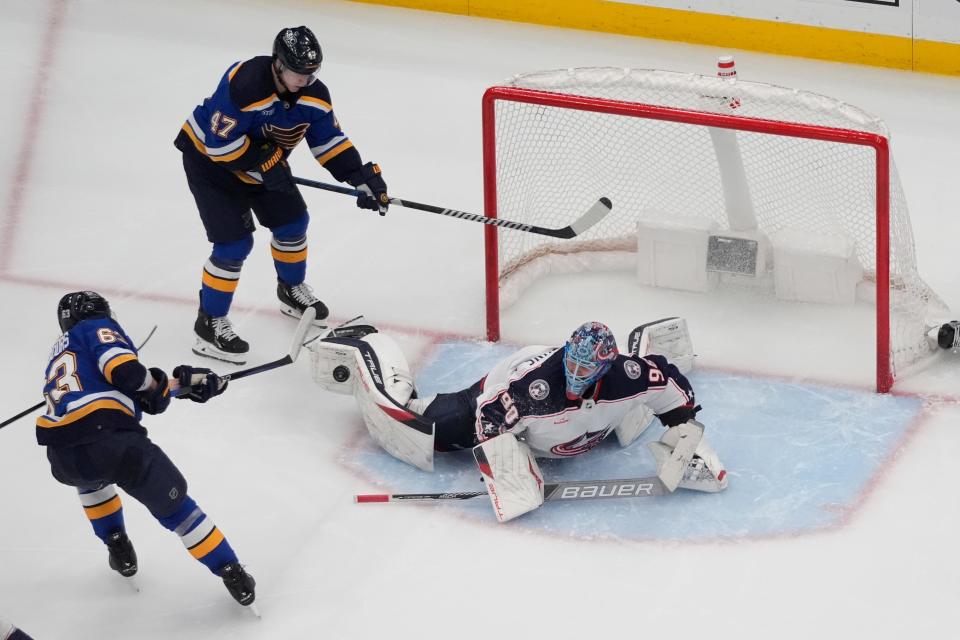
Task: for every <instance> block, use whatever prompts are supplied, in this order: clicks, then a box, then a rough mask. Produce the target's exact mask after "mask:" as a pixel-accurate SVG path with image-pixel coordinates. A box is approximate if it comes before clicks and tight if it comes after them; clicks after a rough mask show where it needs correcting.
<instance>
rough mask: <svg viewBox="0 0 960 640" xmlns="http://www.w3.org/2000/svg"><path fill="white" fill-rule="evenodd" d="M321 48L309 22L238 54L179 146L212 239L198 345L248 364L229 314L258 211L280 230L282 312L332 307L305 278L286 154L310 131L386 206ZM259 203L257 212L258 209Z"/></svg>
mask: <svg viewBox="0 0 960 640" xmlns="http://www.w3.org/2000/svg"><path fill="white" fill-rule="evenodd" d="M322 59H323V54H322V52H321V50H320V43H319V42H318V41H317V38H316V36H314V34H313V32H312V31H310V29H308V28H307V27H304V26H300V27H290V28H286V29H283V30H281V31H280V33H278V34H277V36H276V38H275V39H274V43H273V55H272V56H258V57H255V58H251V59H249V60H246V61H243V62H236V63H234V64H232V65H231V66H230V68H229V69H227V71H226V73H224V75H223V77H222V78H221V79H220V83H219V84H218V85H217V88H216V89H215V90H214V92H213V95H211V96H210V97H209V98H207V99H205V100H204V101H203V104H201V105H199V106H197V107H196V108H195V109H194V110H193V113H192V114H191V115H190V117H189V118H187V121H186V122H185V123H184V124H183V127H182V128H181V130H180V133H179V134H178V135H177V138H176V141H175V142H174V144H175V145H176V147H177V148H178V149H179V150H180V151H182V152H183V167H184V171H185V172H186V176H187V183H188V184H189V186H190V191H191V192H192V193H193V196H194V199H195V200H196V203H197V208H198V210H199V212H200V218H201V220H202V221H203V226H204V228H205V229H206V233H207V239H208V240H209V241H210V242H211V243H212V244H213V249H212V252H211V254H210V257H209V258H208V259H207V262H206V263H205V265H204V268H203V274H202V287H201V291H200V309H199V313H198V317H197V321H196V324H195V325H194V332H195V333H196V344H195V346H194V351H195V352H196V353H198V354H200V355H205V356H210V357H214V358H218V359H221V360H226V361H228V362H234V363H237V364H243V363H244V362H245V361H246V354H247V352H248V351H249V344H248V343H247V342H246V341H244V340H242V339H241V338H240V337H239V336H238V335H237V334H236V332H235V331H234V329H233V326H232V325H231V323H230V321H229V320H228V319H227V313H228V312H229V310H230V304H231V302H232V299H233V294H234V291H235V290H236V288H237V283H238V282H239V279H240V270H241V268H242V266H243V263H244V260H245V259H246V258H247V256H248V255H249V253H250V251H251V250H252V248H253V230H254V221H253V219H254V217H256V219H257V221H258V222H259V223H260V224H261V225H262V226H264V227H266V228H268V229H270V231H271V232H272V234H273V238H272V240H271V251H272V254H273V261H274V266H275V268H276V272H277V296H278V297H279V299H280V304H281V310H282V311H283V312H284V313H286V314H288V315H292V316H294V317H300V316H301V315H302V313H303V310H304V309H305V308H306V307H308V306H312V307H314V308H316V310H317V316H316V317H317V320H323V319H324V318H326V317H327V315H328V310H327V307H326V305H324V304H323V302H321V301H320V300H318V299H317V298H316V296H315V295H314V294H313V292H312V290H311V288H310V287H309V285H307V284H305V282H304V280H305V277H306V269H307V225H308V223H309V219H310V218H309V215H308V214H307V207H306V204H305V203H304V200H303V198H302V196H301V195H300V192H299V191H298V189H297V187H296V185H295V184H294V182H293V179H292V175H291V172H290V167H289V165H288V164H287V158H288V157H289V155H290V152H291V151H292V150H293V148H294V147H296V146H297V145H298V144H299V143H300V141H301V140H303V139H304V138H305V139H306V141H307V145H308V146H309V147H310V152H311V153H312V154H313V156H314V158H316V160H317V162H319V163H320V164H321V165H323V167H324V168H326V169H327V170H328V171H329V172H330V173H331V174H332V175H333V177H334V178H336V179H337V180H339V181H341V182H347V183H349V184H350V185H352V186H354V187H355V188H357V189H359V190H360V191H363V192H364V195H362V196H361V197H360V198H358V200H357V205H358V206H359V207H361V208H364V209H371V210H374V211H378V212H379V213H380V214H381V215H383V214H385V213H386V211H387V206H388V204H389V198H388V196H387V185H386V183H385V182H384V180H383V177H382V176H381V174H380V167H379V166H378V165H376V164H374V163H372V162H367V163H364V162H363V160H362V159H361V157H360V153H359V152H358V151H357V149H356V148H355V147H354V146H353V143H352V142H351V141H350V139H349V138H348V137H347V136H346V135H345V134H344V132H343V131H342V130H341V129H340V123H339V122H338V120H337V118H336V116H335V115H334V113H333V106H332V103H331V100H330V92H329V91H328V90H327V87H326V86H325V85H324V84H323V83H322V82H320V81H319V80H318V79H317V77H316V74H317V72H318V71H319V69H320V63H321V61H322ZM251 211H252V214H251Z"/></svg>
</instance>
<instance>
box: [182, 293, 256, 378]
mask: <svg viewBox="0 0 960 640" xmlns="http://www.w3.org/2000/svg"><path fill="white" fill-rule="evenodd" d="M193 332H194V333H195V334H196V336H197V342H196V344H195V345H194V346H193V352H194V353H195V354H197V355H198V356H206V357H208V358H216V359H217V360H223V361H224V362H232V363H234V364H245V363H246V361H247V352H248V351H250V345H249V344H247V342H246V341H245V340H242V339H241V338H240V336H238V335H237V334H236V332H235V331H234V330H233V325H232V324H230V320H229V319H228V318H227V316H219V317H213V316H211V315H210V314H208V313H207V312H205V311H204V310H203V308H202V307H201V308H200V310H199V311H198V312H197V321H196V323H194V325H193Z"/></svg>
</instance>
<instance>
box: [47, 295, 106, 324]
mask: <svg viewBox="0 0 960 640" xmlns="http://www.w3.org/2000/svg"><path fill="white" fill-rule="evenodd" d="M112 317H113V312H111V311H110V303H108V302H107V301H106V299H104V297H103V296H101V295H100V294H99V293H95V292H93V291H76V292H74V293H68V294H67V295H65V296H63V297H62V298H60V302H59V303H58V304H57V321H58V322H59V323H60V330H61V331H63V332H64V333H66V332H67V331H70V329H72V328H73V327H74V326H75V325H76V324H77V323H78V322H80V321H81V320H87V319H89V318H112Z"/></svg>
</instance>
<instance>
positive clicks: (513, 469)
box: [473, 433, 543, 522]
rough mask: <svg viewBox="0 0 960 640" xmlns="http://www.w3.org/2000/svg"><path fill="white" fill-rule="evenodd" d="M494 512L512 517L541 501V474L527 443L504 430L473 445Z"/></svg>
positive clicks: (504, 517) (499, 517)
mask: <svg viewBox="0 0 960 640" xmlns="http://www.w3.org/2000/svg"><path fill="white" fill-rule="evenodd" d="M473 457H474V459H476V461H477V466H478V467H479V468H480V473H481V474H482V475H483V482H484V484H486V485H487V493H488V494H490V504H492V505H493V513H494V514H495V515H496V516H497V520H499V521H500V522H506V521H508V520H512V519H513V518H516V517H517V516H521V515H523V514H525V513H527V512H528V511H533V510H534V509H536V508H537V507H539V506H540V505H542V504H543V473H541V472H540V467H539V466H538V465H537V461H536V460H535V459H534V457H533V454H532V453H531V452H530V447H528V446H527V445H526V443H523V442H520V441H519V440H517V437H516V436H515V435H513V434H512V433H504V434H501V435H499V436H497V437H495V438H491V439H489V440H487V441H485V442H481V443H480V444H478V445H477V446H475V447H474V448H473Z"/></svg>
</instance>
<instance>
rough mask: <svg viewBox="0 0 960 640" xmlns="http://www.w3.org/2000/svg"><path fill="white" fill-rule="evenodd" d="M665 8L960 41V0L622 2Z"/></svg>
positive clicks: (656, 0)
mask: <svg viewBox="0 0 960 640" xmlns="http://www.w3.org/2000/svg"><path fill="white" fill-rule="evenodd" d="M620 4H634V5H641V6H648V7H659V8H663V9H680V10H684V11H695V12H698V13H710V14H715V15H726V16H735V17H740V18H752V19H756V20H770V21H773V22H789V23H792V24H801V25H807V26H813V27H826V28H829V29H843V30H846V31H859V32H862V33H874V34H879V35H888V36H900V37H904V38H916V39H918V40H934V41H938V42H952V43H960V2H952V1H951V2H947V0H933V1H931V0H928V1H927V2H921V1H920V0H716V1H715V2H711V3H709V6H705V5H704V3H700V2H691V1H690V0H623V2H621V3H620Z"/></svg>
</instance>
